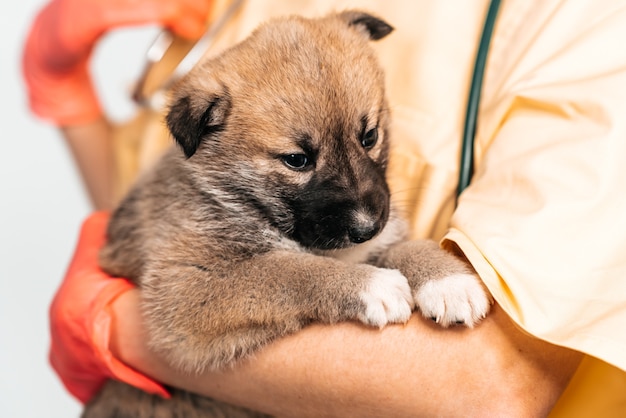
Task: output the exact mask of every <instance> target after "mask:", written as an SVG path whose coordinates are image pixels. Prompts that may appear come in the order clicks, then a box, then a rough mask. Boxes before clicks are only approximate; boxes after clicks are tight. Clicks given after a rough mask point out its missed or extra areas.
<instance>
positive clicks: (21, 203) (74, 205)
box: [0, 0, 157, 418]
mask: <svg viewBox="0 0 626 418" xmlns="http://www.w3.org/2000/svg"><path fill="white" fill-rule="evenodd" d="M44 3H45V0H22V1H19V2H10V5H9V2H4V3H3V6H2V12H0V22H1V24H0V31H1V36H0V48H1V50H0V57H1V58H0V83H1V84H0V102H1V108H0V117H1V119H0V120H1V122H2V123H1V125H0V127H1V128H2V135H1V138H2V139H1V140H0V147H1V151H0V408H1V411H0V416H2V417H7V418H22V417H25V418H30V417H33V418H55V417H62V418H68V417H69V418H71V417H78V415H79V414H80V405H79V403H78V402H77V401H75V400H74V398H72V397H71V396H70V395H69V394H68V393H67V392H66V391H65V389H64V388H63V386H62V385H61V383H60V381H59V379H58V378H57V377H56V375H55V374H54V372H53V371H52V369H51V368H50V366H49V364H48V359H47V355H48V346H49V334H48V321H47V311H48V307H49V304H50V301H51V299H52V296H53V294H54V292H55V290H56V288H57V286H58V285H59V283H60V281H61V279H62V277H63V274H64V272H65V269H66V267H67V264H68V262H69V260H70V258H71V255H72V252H73V248H74V245H75V242H76V238H77V235H78V230H79V228H80V224H81V222H82V220H83V219H84V218H85V217H86V216H87V215H88V214H89V212H90V211H91V207H90V205H89V201H88V198H87V195H86V194H85V191H84V189H83V186H82V183H81V180H80V178H79V176H78V174H77V171H76V169H75V167H74V165H73V161H72V159H71V157H70V155H69V153H68V150H67V149H66V147H65V144H64V142H63V140H62V138H61V137H60V135H59V134H58V133H57V130H56V129H55V128H54V126H52V125H50V124H48V123H46V122H44V121H41V120H39V119H36V118H34V117H33V116H32V115H31V113H30V112H29V109H28V105H27V101H26V96H25V88H24V84H23V81H22V76H21V62H20V61H21V52H22V47H23V43H24V39H25V36H26V33H27V30H28V28H29V25H30V23H31V22H32V19H33V18H34V15H35V13H36V12H37V11H38V10H39V8H40V7H42V6H43V4H44ZM9 8H10V10H9ZM156 33H157V29H156V28H153V27H149V28H141V29H132V30H131V29H124V30H121V31H117V32H115V33H113V34H109V35H107V36H106V37H105V38H104V39H103V40H102V42H101V43H100V44H99V46H98V49H97V50H96V52H95V56H94V61H93V69H94V79H95V81H96V85H97V87H98V89H99V90H100V91H101V94H102V101H103V103H104V105H105V108H106V109H107V111H108V112H109V113H110V114H111V116H112V117H113V119H116V120H122V119H124V118H127V117H129V116H130V115H131V114H132V111H133V108H132V104H131V103H130V101H129V100H128V99H127V96H128V94H127V92H128V90H129V89H130V86H131V85H132V82H133V81H134V80H135V78H136V75H137V74H138V72H139V69H140V68H141V65H142V62H143V61H142V59H143V53H144V52H145V50H146V48H147V46H148V45H149V43H150V42H151V41H152V39H153V38H154V36H155V35H156ZM105 86H106V88H105Z"/></svg>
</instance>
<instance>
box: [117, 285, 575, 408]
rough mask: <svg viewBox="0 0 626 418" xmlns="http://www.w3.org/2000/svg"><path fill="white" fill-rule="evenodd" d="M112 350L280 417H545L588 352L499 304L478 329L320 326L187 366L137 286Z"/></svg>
mask: <svg viewBox="0 0 626 418" xmlns="http://www.w3.org/2000/svg"><path fill="white" fill-rule="evenodd" d="M114 309H115V312H116V317H117V318H124V321H123V322H122V321H119V322H117V323H116V324H115V326H114V327H113V328H114V329H115V332H114V335H113V336H112V338H113V341H112V345H113V346H112V350H113V352H114V354H115V355H117V356H119V358H120V359H121V360H122V361H125V362H127V363H128V364H129V365H131V366H133V367H135V368H137V369H138V370H140V371H142V372H144V373H146V374H148V375H150V376H152V377H154V378H156V379H158V380H161V381H163V382H165V383H167V384H170V385H172V386H175V387H180V388H183V389H187V390H190V391H193V392H196V393H200V394H203V395H207V396H211V397H214V398H216V399H221V400H224V401H227V402H231V403H233V404H239V405H242V406H247V407H249V408H252V409H257V410H261V411H263V412H267V413H271V414H274V415H277V416H292V417H309V416H310V417H320V416H328V417H330V416H337V417H348V416H358V417H389V416H393V417H403V416H460V415H462V416H481V417H484V416H498V417H504V416H512V417H521V416H545V415H547V413H548V411H549V410H550V409H551V407H552V405H554V403H555V402H556V400H557V399H558V397H559V396H560V394H561V393H562V391H563V390H564V389H565V387H566V385H567V383H568V381H569V379H570V377H571V376H572V374H573V373H574V371H575V369H576V367H577V365H578V363H579V361H580V358H581V355H580V354H578V353H574V352H571V351H569V350H566V349H563V348H558V347H555V346H552V345H550V344H546V343H543V342H540V341H538V340H536V339H534V338H530V337H528V336H526V335H525V334H523V333H521V332H520V331H519V330H517V329H516V327H515V326H514V325H513V324H512V323H511V321H510V320H509V319H508V317H507V316H506V315H505V314H504V313H503V312H502V310H501V309H500V308H498V307H497V306H496V307H494V312H492V314H490V316H488V317H487V319H486V320H485V321H484V323H483V324H481V325H480V326H478V327H477V328H476V329H473V330H469V329H464V328H458V329H448V330H444V329H440V328H439V327H438V326H436V325H434V324H431V323H429V322H428V321H425V320H423V319H421V318H420V317H419V316H417V315H414V316H413V317H412V319H411V321H410V322H409V323H408V324H407V325H405V326H399V325H394V326H388V327H386V328H384V329H383V330H381V331H379V330H375V329H368V328H366V327H363V326H361V325H359V324H354V323H345V324H338V325H333V326H323V325H313V326H310V327H308V328H306V329H304V330H302V331H300V332H299V333H297V334H295V335H292V336H289V337H286V338H283V339H281V340H279V341H276V342H275V343H273V344H271V345H270V346H268V347H266V348H265V349H263V350H261V351H260V352H259V353H258V354H257V355H256V356H255V357H254V358H252V359H251V360H249V361H244V362H242V363H241V364H240V365H238V366H237V367H235V368H234V369H233V370H229V371H224V372H221V373H210V372H207V373H204V374H202V375H198V376H188V375H184V374H181V373H179V372H177V371H175V370H173V369H172V368H170V367H168V366H167V364H166V363H164V362H163V360H161V359H160V358H159V357H158V356H156V355H155V354H154V353H151V352H150V351H149V350H148V348H147V347H146V346H145V339H144V338H141V337H140V336H141V334H142V333H143V329H142V327H141V323H140V319H139V310H138V292H137V291H132V292H127V293H126V294H124V295H122V296H121V297H120V298H119V299H118V301H116V303H115V306H114Z"/></svg>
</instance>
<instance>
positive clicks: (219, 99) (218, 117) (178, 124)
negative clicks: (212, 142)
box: [166, 87, 231, 158]
mask: <svg viewBox="0 0 626 418" xmlns="http://www.w3.org/2000/svg"><path fill="white" fill-rule="evenodd" d="M230 106H231V100H230V95H229V93H228V90H227V89H226V88H225V87H223V88H222V89H221V91H219V92H212V93H208V92H206V91H204V90H202V89H199V90H196V91H193V90H192V89H188V90H186V92H184V93H183V94H181V95H179V97H178V98H175V100H174V102H173V103H172V105H171V106H170V109H169V112H168V113H167V116H166V121H167V127H168V128H169V130H170V132H171V133H172V136H174V139H175V140H176V142H177V143H178V145H180V147H181V148H182V149H183V152H184V153H185V156H186V157H187V158H189V157H191V156H192V155H194V154H195V153H196V151H197V150H198V147H199V146H200V144H201V143H202V141H203V140H204V139H205V138H208V137H210V136H211V135H216V134H218V133H219V132H220V131H222V130H223V129H224V127H225V126H226V119H227V118H228V114H229V111H230Z"/></svg>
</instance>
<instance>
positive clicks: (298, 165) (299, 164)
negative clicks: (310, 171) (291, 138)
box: [281, 154, 310, 170]
mask: <svg viewBox="0 0 626 418" xmlns="http://www.w3.org/2000/svg"><path fill="white" fill-rule="evenodd" d="M281 159H282V161H283V163H284V164H285V165H286V166H287V167H289V168H291V169H292V170H302V169H305V168H306V167H307V166H308V165H309V163H310V162H309V157H307V156H306V154H287V155H283V156H281Z"/></svg>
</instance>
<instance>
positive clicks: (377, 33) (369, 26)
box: [339, 10, 393, 41]
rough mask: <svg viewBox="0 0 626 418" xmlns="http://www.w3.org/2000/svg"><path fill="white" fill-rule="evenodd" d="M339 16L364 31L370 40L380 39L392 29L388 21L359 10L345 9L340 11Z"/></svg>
mask: <svg viewBox="0 0 626 418" xmlns="http://www.w3.org/2000/svg"><path fill="white" fill-rule="evenodd" d="M339 17H340V18H341V19H342V20H344V21H345V22H346V23H348V25H350V26H354V27H355V28H357V29H358V30H360V31H362V32H363V33H365V34H366V35H367V36H368V37H369V38H370V39H371V40H372V41H377V40H379V39H382V38H384V37H385V36H387V35H389V34H390V33H391V32H392V31H393V26H391V25H390V24H389V23H387V22H385V21H384V20H382V19H379V18H377V17H376V16H372V15H371V14H369V13H366V12H362V11H359V10H347V11H345V12H342V13H340V14H339Z"/></svg>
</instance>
